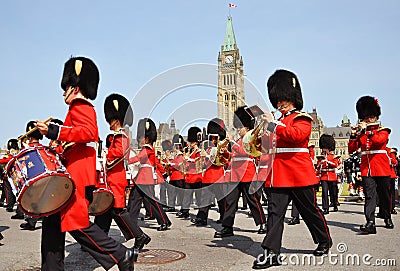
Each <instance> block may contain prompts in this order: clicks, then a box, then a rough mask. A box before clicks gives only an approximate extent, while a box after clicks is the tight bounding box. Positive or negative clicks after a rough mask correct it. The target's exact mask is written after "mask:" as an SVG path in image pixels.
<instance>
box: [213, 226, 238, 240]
mask: <svg viewBox="0 0 400 271" xmlns="http://www.w3.org/2000/svg"><path fill="white" fill-rule="evenodd" d="M233 235H234V234H233V228H231V227H223V228H222V230H221V231H217V232H215V233H214V237H215V238H223V237H229V236H233Z"/></svg>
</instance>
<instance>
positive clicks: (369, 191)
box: [348, 96, 394, 234]
mask: <svg viewBox="0 0 400 271" xmlns="http://www.w3.org/2000/svg"><path fill="white" fill-rule="evenodd" d="M356 110H357V113H358V119H359V120H360V123H359V124H358V125H357V126H355V127H351V128H352V130H351V136H350V141H349V145H348V151H349V153H352V152H355V151H356V150H357V149H358V148H361V165H360V168H361V177H362V182H363V185H364V193H365V204H364V214H365V218H366V220H367V223H366V224H363V225H361V226H360V230H361V231H362V232H365V233H369V234H375V233H376V227H375V209H376V205H377V193H378V194H379V201H380V205H381V208H382V209H381V211H382V214H383V218H384V222H385V228H388V229H393V228H394V225H393V222H392V219H391V214H390V211H391V208H390V205H391V203H390V159H389V156H388V154H387V151H386V144H387V142H388V139H389V134H390V129H389V128H386V127H383V126H381V125H380V123H377V121H378V119H379V116H380V115H381V107H380V105H379V103H378V100H377V99H376V98H374V97H371V96H363V97H361V98H360V99H358V101H357V104H356Z"/></svg>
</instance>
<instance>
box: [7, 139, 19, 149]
mask: <svg viewBox="0 0 400 271" xmlns="http://www.w3.org/2000/svg"><path fill="white" fill-rule="evenodd" d="M12 149H13V150H17V151H18V150H19V146H18V140H17V139H15V138H11V139H9V140H8V142H7V150H9V151H10V150H12Z"/></svg>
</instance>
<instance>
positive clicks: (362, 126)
mask: <svg viewBox="0 0 400 271" xmlns="http://www.w3.org/2000/svg"><path fill="white" fill-rule="evenodd" d="M366 127H367V124H366V123H365V122H359V123H358V124H357V125H355V126H351V127H350V128H351V132H352V134H354V135H356V136H358V135H361V134H364V133H365V130H366Z"/></svg>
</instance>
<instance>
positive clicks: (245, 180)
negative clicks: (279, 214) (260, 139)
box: [214, 106, 266, 238]
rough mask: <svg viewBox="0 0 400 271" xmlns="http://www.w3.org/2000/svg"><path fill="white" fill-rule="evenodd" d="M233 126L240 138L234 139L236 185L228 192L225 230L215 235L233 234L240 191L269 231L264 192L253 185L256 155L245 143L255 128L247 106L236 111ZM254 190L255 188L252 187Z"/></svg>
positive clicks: (232, 174)
mask: <svg viewBox="0 0 400 271" xmlns="http://www.w3.org/2000/svg"><path fill="white" fill-rule="evenodd" d="M233 126H234V127H235V128H236V129H238V133H239V136H240V138H239V139H238V140H237V141H236V142H234V144H233V146H232V152H231V158H232V159H231V164H230V170H231V171H230V174H229V175H230V178H231V179H230V182H231V184H232V186H233V188H232V189H231V191H230V192H229V193H228V194H227V196H226V198H225V200H226V209H225V213H224V217H223V220H222V227H223V228H222V230H221V231H217V232H215V234H214V237H217V238H218V237H228V236H233V235H234V234H233V224H234V221H235V214H236V211H237V210H238V201H239V196H240V193H242V194H243V196H244V197H246V199H247V204H248V205H249V208H250V212H251V214H252V217H253V219H254V222H255V223H256V225H257V226H258V225H259V229H258V233H259V234H264V233H266V218H265V214H264V210H263V207H262V205H261V203H260V198H261V196H260V194H259V193H257V191H256V190H253V189H250V188H251V183H252V181H253V180H254V179H255V178H256V166H255V164H254V159H253V157H252V156H249V155H248V154H247V153H246V152H245V150H244V148H243V145H242V139H243V136H244V135H245V134H246V133H247V132H248V131H249V130H250V129H252V128H254V119H253V118H252V116H250V115H249V113H247V112H246V110H245V106H242V107H239V108H238V109H237V110H236V111H235V114H234V119H233ZM251 190H252V191H251Z"/></svg>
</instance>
